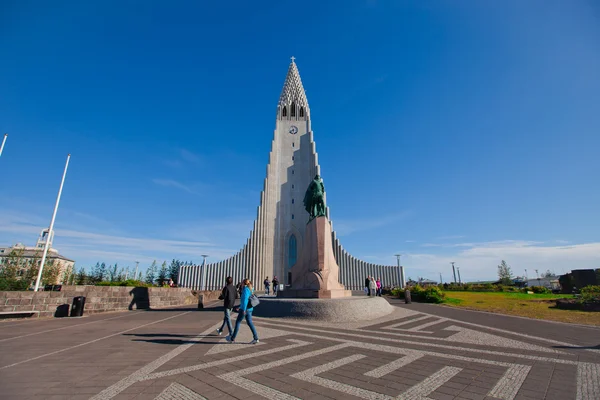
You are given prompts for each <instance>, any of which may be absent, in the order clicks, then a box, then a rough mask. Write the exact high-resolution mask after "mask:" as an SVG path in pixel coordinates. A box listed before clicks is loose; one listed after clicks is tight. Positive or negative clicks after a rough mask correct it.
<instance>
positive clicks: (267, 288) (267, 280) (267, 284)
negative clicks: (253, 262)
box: [263, 276, 271, 296]
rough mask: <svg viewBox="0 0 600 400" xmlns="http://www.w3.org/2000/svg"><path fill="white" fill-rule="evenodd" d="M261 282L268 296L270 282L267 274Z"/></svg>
mask: <svg viewBox="0 0 600 400" xmlns="http://www.w3.org/2000/svg"><path fill="white" fill-rule="evenodd" d="M263 284H264V285H265V294H266V295H267V296H268V295H269V288H270V287H271V282H270V281H269V277H268V276H267V277H266V278H265V281H264V282H263Z"/></svg>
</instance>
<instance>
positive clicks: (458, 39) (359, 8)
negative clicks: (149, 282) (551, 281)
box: [0, 0, 600, 280]
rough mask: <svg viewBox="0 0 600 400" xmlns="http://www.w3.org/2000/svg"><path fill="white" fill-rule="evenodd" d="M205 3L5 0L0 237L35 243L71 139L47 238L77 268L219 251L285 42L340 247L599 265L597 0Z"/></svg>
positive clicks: (227, 250) (470, 263) (258, 140)
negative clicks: (308, 111) (306, 106)
mask: <svg viewBox="0 0 600 400" xmlns="http://www.w3.org/2000/svg"><path fill="white" fill-rule="evenodd" d="M221 3H222V2H221ZM221 3H219V2H192V1H175V2H160V1H145V2H140V1H136V2H134V1H118V2H117V1H105V2H75V1H63V2H58V3H57V2H54V3H43V2H28V1H5V2H2V4H1V5H0V54H2V62H1V63H0V93H1V94H2V95H1V96H0V132H1V133H4V132H8V133H9V138H8V141H7V144H6V147H5V150H4V153H3V154H2V157H0V171H1V173H2V183H1V185H0V187H1V189H0V208H1V209H2V214H1V217H0V245H10V244H14V243H16V242H23V243H25V244H29V245H33V244H34V243H35V240H36V238H37V235H38V233H39V231H40V230H41V229H42V228H43V227H45V226H48V224H49V222H50V217H51V214H52V208H53V205H54V201H55V198H56V192H57V190H58V185H59V183H60V177H61V173H62V170H63V167H64V162H65V159H66V155H67V153H71V154H72V159H71V163H70V167H69V171H68V175H67V180H66V183H65V188H64V191H63V197H62V200H61V205H60V208H59V212H58V216H57V220H56V227H55V231H56V238H55V243H54V245H55V247H56V248H57V249H58V250H60V252H61V253H62V254H64V255H65V256H67V257H70V258H73V259H75V260H76V261H77V264H76V265H77V266H79V267H81V266H84V267H89V266H91V265H93V264H95V263H96V261H104V262H106V263H107V264H109V263H114V262H118V263H119V264H120V265H122V266H127V265H130V266H134V265H135V261H136V260H139V261H140V262H141V265H142V266H143V267H146V266H147V265H149V263H150V262H151V261H152V260H153V259H157V260H158V261H159V262H162V260H170V259H171V258H179V259H184V260H192V261H196V262H198V261H200V259H201V258H200V256H199V255H200V254H204V253H207V254H209V255H210V256H211V258H210V260H219V259H222V258H225V257H227V256H229V255H232V254H234V253H235V252H236V251H237V250H238V249H239V248H240V247H241V246H242V245H243V244H244V242H245V240H246V236H247V235H248V233H249V231H250V229H251V227H252V220H253V218H254V217H255V215H256V207H257V206H258V202H259V193H260V191H261V190H262V184H263V179H264V176H265V166H266V163H267V161H268V152H269V149H270V143H271V140H272V136H273V129H274V126H275V125H274V124H275V108H276V104H277V100H278V97H279V94H280V91H281V87H282V85H283V82H284V78H285V74H286V71H287V67H288V64H289V57H290V56H292V55H293V56H295V57H296V58H297V64H298V67H299V70H300V74H301V76H302V80H303V83H304V87H305V89H306V92H307V97H308V100H309V103H310V107H311V117H312V127H313V130H314V132H315V140H316V143H317V151H318V152H319V162H320V164H321V171H322V175H323V177H324V180H325V184H326V189H327V193H328V195H327V200H328V205H329V207H330V209H331V217H332V220H333V224H334V228H335V229H336V230H337V231H338V233H339V236H340V238H341V240H342V243H343V245H344V247H345V248H346V249H347V250H348V251H350V252H351V253H352V254H353V255H355V256H357V257H359V258H362V259H365V260H367V261H372V262H378V263H389V264H395V257H393V255H394V254H395V253H398V252H400V253H402V254H405V256H404V257H403V259H402V260H403V262H402V263H403V264H404V265H405V266H406V267H407V270H408V276H410V277H413V278H416V277H418V276H423V277H429V278H434V279H437V278H438V277H439V273H442V274H443V276H444V280H447V279H449V278H450V271H451V268H450V264H449V262H450V261H455V262H456V263H457V265H459V266H460V267H461V275H462V277H463V279H464V280H476V279H494V278H495V276H496V266H497V265H498V264H499V263H500V261H501V260H502V259H505V260H506V261H507V262H508V263H509V264H510V265H511V266H512V268H513V271H514V272H516V273H518V274H522V273H523V270H524V269H525V268H527V269H528V270H529V271H533V270H534V269H536V268H538V269H539V270H540V272H541V271H545V270H546V269H551V270H554V271H556V272H557V273H562V272H563V271H568V270H570V269H575V268H589V267H595V268H599V267H600V237H599V233H598V232H600V229H599V228H600V212H599V211H598V205H599V204H600V185H598V177H599V175H600V157H598V154H599V149H600V75H599V74H598V71H600V5H599V4H598V3H597V2H594V1H591V0H590V1H583V0H582V1H571V2H563V1H528V2H520V1H508V2H479V1H464V2H455V1H437V2H421V1H376V0H367V1H343V2H342V1H329V2H319V1H305V2H301V3H298V2H291V1H264V2H258V3H257V2H241V1H234V2H225V3H222V4H221ZM530 274H531V272H530Z"/></svg>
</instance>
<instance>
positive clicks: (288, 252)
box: [179, 57, 402, 290]
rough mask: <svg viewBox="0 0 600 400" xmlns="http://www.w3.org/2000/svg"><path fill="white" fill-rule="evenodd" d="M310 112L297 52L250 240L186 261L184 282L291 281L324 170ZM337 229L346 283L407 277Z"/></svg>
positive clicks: (208, 286) (356, 285)
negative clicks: (234, 249)
mask: <svg viewBox="0 0 600 400" xmlns="http://www.w3.org/2000/svg"><path fill="white" fill-rule="evenodd" d="M310 115H311V110H310V107H309V105H308V100H307V98H306V93H305V92H304V87H303V85H302V80H301V79H300V73H299V72H298V67H297V66H296V63H295V60H294V57H292V61H291V63H290V65H289V68H288V72H287V76H286V78H285V82H284V84H283V89H282V91H281V95H280V96H279V102H278V104H277V110H276V114H275V132H274V134H273V141H272V142H271V152H270V154H269V164H268V165H267V176H266V178H265V180H264V187H263V190H262V192H261V194H260V205H259V206H258V210H257V215H256V219H255V221H254V226H253V227H252V231H251V232H250V235H249V237H248V239H247V241H246V244H245V245H244V246H243V247H242V249H241V250H240V251H239V252H238V253H237V254H235V255H233V256H232V257H230V258H228V259H226V260H223V261H220V262H216V263H204V264H202V265H192V266H186V267H182V270H181V271H180V274H179V276H180V278H179V281H180V282H179V286H183V287H190V288H194V289H199V290H216V289H220V288H221V287H222V286H223V283H224V281H225V278H226V277H227V276H232V277H233V279H234V282H240V281H241V280H242V279H244V278H248V279H250V280H251V281H252V282H253V283H254V286H255V287H256V288H262V281H263V280H264V279H265V278H266V277H267V276H268V277H269V278H270V279H272V278H273V277H274V276H276V277H278V279H279V282H280V283H281V284H289V282H290V281H291V280H290V270H291V268H292V266H294V264H295V263H296V260H297V259H298V257H299V255H300V253H301V251H302V246H303V243H302V241H303V238H304V231H305V228H306V223H307V222H308V219H309V214H308V213H307V212H306V210H305V209H304V204H303V198H304V193H305V191H306V189H307V187H308V185H309V184H310V182H311V181H312V179H313V178H314V176H315V175H317V174H318V175H321V171H320V167H319V157H318V155H317V150H316V144H315V141H314V134H313V131H312V126H311V120H310ZM324 182H325V179H324ZM325 189H327V186H326V185H325ZM327 217H328V218H329V209H327ZM330 221H331V219H330ZM332 226H333V223H332ZM331 234H332V239H333V240H332V243H333V252H334V254H335V257H336V261H337V263H338V265H339V267H340V282H341V283H342V284H343V285H344V286H345V287H346V289H350V290H361V289H362V288H363V287H364V283H365V278H366V277H367V276H374V277H375V278H378V277H379V278H381V280H382V283H383V285H384V286H398V285H399V283H400V280H401V279H402V278H401V277H400V275H399V272H400V271H399V268H398V267H397V266H386V265H377V264H371V263H368V262H365V261H361V260H359V259H356V258H355V257H353V256H351V255H350V254H349V253H348V252H347V251H346V250H345V249H344V248H343V247H342V246H341V244H340V242H339V239H338V238H337V237H336V234H335V231H332V232H331Z"/></svg>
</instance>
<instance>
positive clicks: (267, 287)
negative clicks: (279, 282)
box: [265, 285, 269, 295]
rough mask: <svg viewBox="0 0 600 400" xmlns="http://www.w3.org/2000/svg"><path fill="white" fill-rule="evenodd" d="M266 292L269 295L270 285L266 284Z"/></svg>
mask: <svg viewBox="0 0 600 400" xmlns="http://www.w3.org/2000/svg"><path fill="white" fill-rule="evenodd" d="M265 293H266V294H267V295H269V285H265Z"/></svg>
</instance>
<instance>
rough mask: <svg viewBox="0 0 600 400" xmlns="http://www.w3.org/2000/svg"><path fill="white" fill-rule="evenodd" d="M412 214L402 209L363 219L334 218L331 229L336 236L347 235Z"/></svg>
mask: <svg viewBox="0 0 600 400" xmlns="http://www.w3.org/2000/svg"><path fill="white" fill-rule="evenodd" d="M410 215H412V212H411V211H403V212H400V213H395V214H389V215H383V216H380V217H377V216H373V217H372V218H364V219H343V218H342V219H336V222H335V224H332V225H334V226H333V229H334V230H335V232H336V234H337V235H338V236H347V235H350V234H352V233H354V232H359V231H366V230H371V229H374V228H379V227H382V226H385V225H389V224H393V223H396V222H399V221H402V220H403V219H405V218H407V217H409V216H410Z"/></svg>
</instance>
